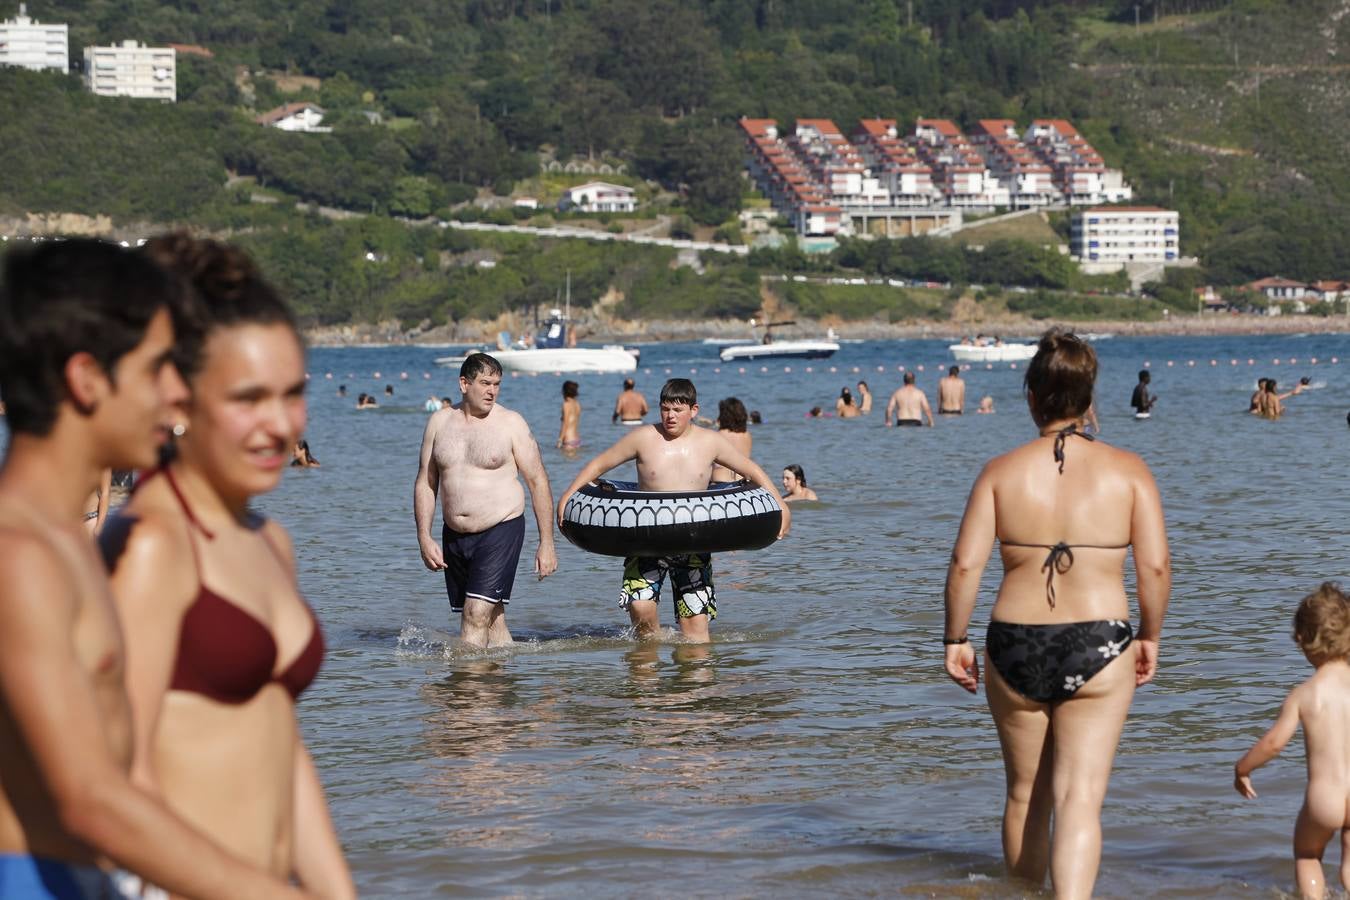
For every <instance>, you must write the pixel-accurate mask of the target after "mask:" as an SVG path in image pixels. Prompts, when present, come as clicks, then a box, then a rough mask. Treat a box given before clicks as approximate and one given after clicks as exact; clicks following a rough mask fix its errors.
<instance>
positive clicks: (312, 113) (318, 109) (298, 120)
mask: <svg viewBox="0 0 1350 900" xmlns="http://www.w3.org/2000/svg"><path fill="white" fill-rule="evenodd" d="M323 116H324V110H323V107H322V106H320V105H319V104H317V103H309V102H307V101H303V100H302V101H298V102H296V103H287V104H286V105H284V106H278V107H277V108H276V109H273V110H270V111H268V112H265V113H263V114H262V115H260V116H258V117H257V118H256V119H255V120H254V121H256V122H257V123H258V124H259V125H263V126H266V127H268V128H279V129H281V130H282V131H299V132H305V133H309V134H327V133H328V132H330V131H332V130H333V129H331V128H325V127H324V126H323V125H322V124H320V123H322V122H323Z"/></svg>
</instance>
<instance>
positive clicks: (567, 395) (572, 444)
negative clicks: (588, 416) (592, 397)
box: [555, 381, 581, 450]
mask: <svg viewBox="0 0 1350 900" xmlns="http://www.w3.org/2000/svg"><path fill="white" fill-rule="evenodd" d="M579 391H580V385H578V384H577V383H576V382H575V381H564V382H563V386H562V396H563V401H562V416H561V419H562V426H561V428H559V430H558V443H557V444H555V446H557V447H559V448H561V449H563V450H575V449H577V448H578V447H580V446H581V401H580V400H578V399H577V394H578V392H579Z"/></svg>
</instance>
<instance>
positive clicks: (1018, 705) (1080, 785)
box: [942, 330, 1171, 898]
mask: <svg viewBox="0 0 1350 900" xmlns="http://www.w3.org/2000/svg"><path fill="white" fill-rule="evenodd" d="M1096 377H1097V357H1096V354H1095V352H1094V351H1093V349H1092V347H1091V345H1090V344H1088V343H1086V342H1085V341H1081V340H1079V339H1078V338H1077V337H1075V336H1073V335H1072V334H1068V333H1065V332H1060V331H1057V330H1051V331H1049V332H1046V334H1045V336H1044V337H1042V338H1041V343H1040V347H1039V348H1038V350H1037V352H1036V356H1035V358H1033V359H1032V361H1031V364H1030V365H1029V366H1028V367H1027V373H1026V379H1025V386H1026V396H1027V405H1028V407H1029V408H1030V410H1031V418H1032V420H1033V421H1034V422H1035V423H1036V427H1037V429H1038V430H1039V431H1040V436H1039V437H1037V438H1036V439H1035V440H1032V441H1031V442H1029V443H1027V444H1023V445H1022V446H1021V447H1018V448H1016V449H1014V450H1012V451H1010V452H1008V453H1005V454H1004V455H1002V456H999V457H997V458H995V459H993V460H991V461H990V462H989V464H988V465H986V466H985V468H984V471H983V472H981V473H980V476H979V478H977V479H976V481H975V486H974V487H973V488H972V489H971V492H970V499H969V501H968V502H967V505H966V512H965V517H964V518H963V519H962V521H961V530H960V533H959V534H958V536H957V539H956V547H955V549H954V550H953V551H952V562H951V565H950V567H949V568H948V570H947V588H946V607H947V616H946V631H945V633H944V635H943V640H942V642H943V644H945V645H946V669H947V673H948V674H949V675H950V676H951V677H952V679H953V680H954V681H956V683H957V684H960V685H961V686H962V687H964V688H965V689H966V690H968V691H971V692H972V693H974V691H975V690H976V687H977V686H978V684H979V676H980V672H979V665H978V663H977V662H976V656H975V651H974V648H973V647H972V646H971V644H970V641H969V639H968V638H967V635H966V627H967V625H968V624H969V622H970V617H971V613H972V612H973V610H974V606H975V596H976V593H977V592H978V590H979V584H980V575H981V573H982V572H983V570H984V567H985V564H986V563H987V562H988V561H989V556H990V554H991V553H992V550H993V544H994V541H995V540H998V541H999V542H1000V544H1001V556H1002V560H1003V582H1002V584H1001V585H1000V586H999V592H998V597H997V599H996V600H995V602H994V608H993V611H992V613H991V615H990V618H991V620H992V621H990V623H989V630H988V633H987V635H986V640H985V653H986V659H987V661H988V664H987V666H986V679H987V681H986V686H985V693H986V696H987V699H988V702H989V710H990V712H991V713H993V717H994V724H995V725H996V726H997V728H998V735H999V741H1000V743H1001V744H1002V747H1003V760H1004V766H1005V768H1006V770H1007V802H1006V806H1005V808H1004V812H1003V855H1004V859H1005V860H1006V862H1007V864H1008V868H1009V870H1010V872H1011V873H1012V874H1013V875H1014V876H1017V877H1020V878H1025V879H1028V880H1030V881H1032V882H1033V883H1035V884H1037V885H1039V884H1040V883H1041V882H1043V881H1044V879H1045V873H1046V870H1047V868H1048V869H1049V871H1050V877H1051V881H1052V883H1053V884H1054V888H1055V895H1056V896H1057V897H1061V898H1063V897H1089V896H1091V894H1092V888H1093V884H1094V882H1095V881H1096V877H1097V866H1098V863H1099V862H1100V860H1101V808H1102V802H1103V801H1104V800H1105V797H1106V786H1107V781H1108V780H1109V778H1110V775H1111V763H1112V759H1113V758H1114V756H1115V751H1116V744H1117V743H1118V742H1119V740H1120V732H1121V729H1122V728H1123V727H1124V724H1125V715H1126V713H1127V712H1128V711H1129V707H1130V700H1131V699H1132V698H1133V696H1134V690H1135V688H1136V687H1137V686H1139V685H1141V684H1145V683H1147V682H1148V681H1150V680H1151V679H1152V678H1153V674H1154V671H1155V670H1156V668H1157V661H1158V635H1159V632H1160V631H1161V629H1162V620H1163V614H1164V613H1165V612H1166V609H1167V600H1168V595H1169V593H1170V590H1171V570H1170V563H1169V559H1168V552H1167V534H1166V530H1165V527H1164V525H1163V513H1162V502H1161V500H1160V499H1159V497H1158V488H1157V486H1156V485H1155V484H1154V481H1153V476H1152V474H1150V472H1149V470H1148V467H1147V466H1146V465H1145V464H1144V462H1143V460H1141V459H1140V458H1139V457H1138V456H1136V455H1134V454H1133V453H1127V452H1126V451H1124V450H1118V449H1116V448H1114V447H1108V446H1106V445H1105V444H1103V443H1101V442H1100V441H1097V440H1094V438H1093V436H1092V435H1090V434H1085V433H1084V431H1083V422H1082V417H1083V416H1084V415H1085V413H1086V412H1087V410H1088V408H1089V406H1090V404H1091V403H1092V386H1093V382H1094V381H1095V380H1096ZM1130 547H1133V548H1134V561H1135V569H1136V571H1137V573H1138V594H1139V631H1138V633H1134V634H1132V633H1131V629H1130V624H1129V601H1128V598H1127V597H1126V595H1125V580H1124V568H1125V554H1126V551H1127V550H1128V549H1129V548H1130ZM1052 820H1053V822H1054V831H1053V838H1052V836H1051V821H1052Z"/></svg>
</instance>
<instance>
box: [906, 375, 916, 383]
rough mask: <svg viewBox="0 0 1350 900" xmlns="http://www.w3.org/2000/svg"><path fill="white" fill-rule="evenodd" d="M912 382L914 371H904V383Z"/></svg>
mask: <svg viewBox="0 0 1350 900" xmlns="http://www.w3.org/2000/svg"><path fill="white" fill-rule="evenodd" d="M913 383H914V373H913V372H906V373H905V384H913Z"/></svg>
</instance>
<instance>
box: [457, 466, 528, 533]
mask: <svg viewBox="0 0 1350 900" xmlns="http://www.w3.org/2000/svg"><path fill="white" fill-rule="evenodd" d="M440 495H441V516H442V517H443V518H444V520H445V524H446V525H448V526H449V527H450V528H451V529H452V530H454V531H458V532H460V533H462V534H477V533H478V532H481V531H487V530H488V529H489V528H491V527H492V526H493V525H496V524H497V523H498V522H505V521H507V520H508V519H514V518H515V517H516V516H519V515H521V514H522V513H524V512H525V489H524V488H523V487H521V484H520V482H519V481H517V480H516V476H515V473H514V472H511V473H507V472H502V471H498V472H493V473H481V472H469V473H457V474H454V475H452V476H451V477H448V478H447V477H442V478H441V485H440Z"/></svg>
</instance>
